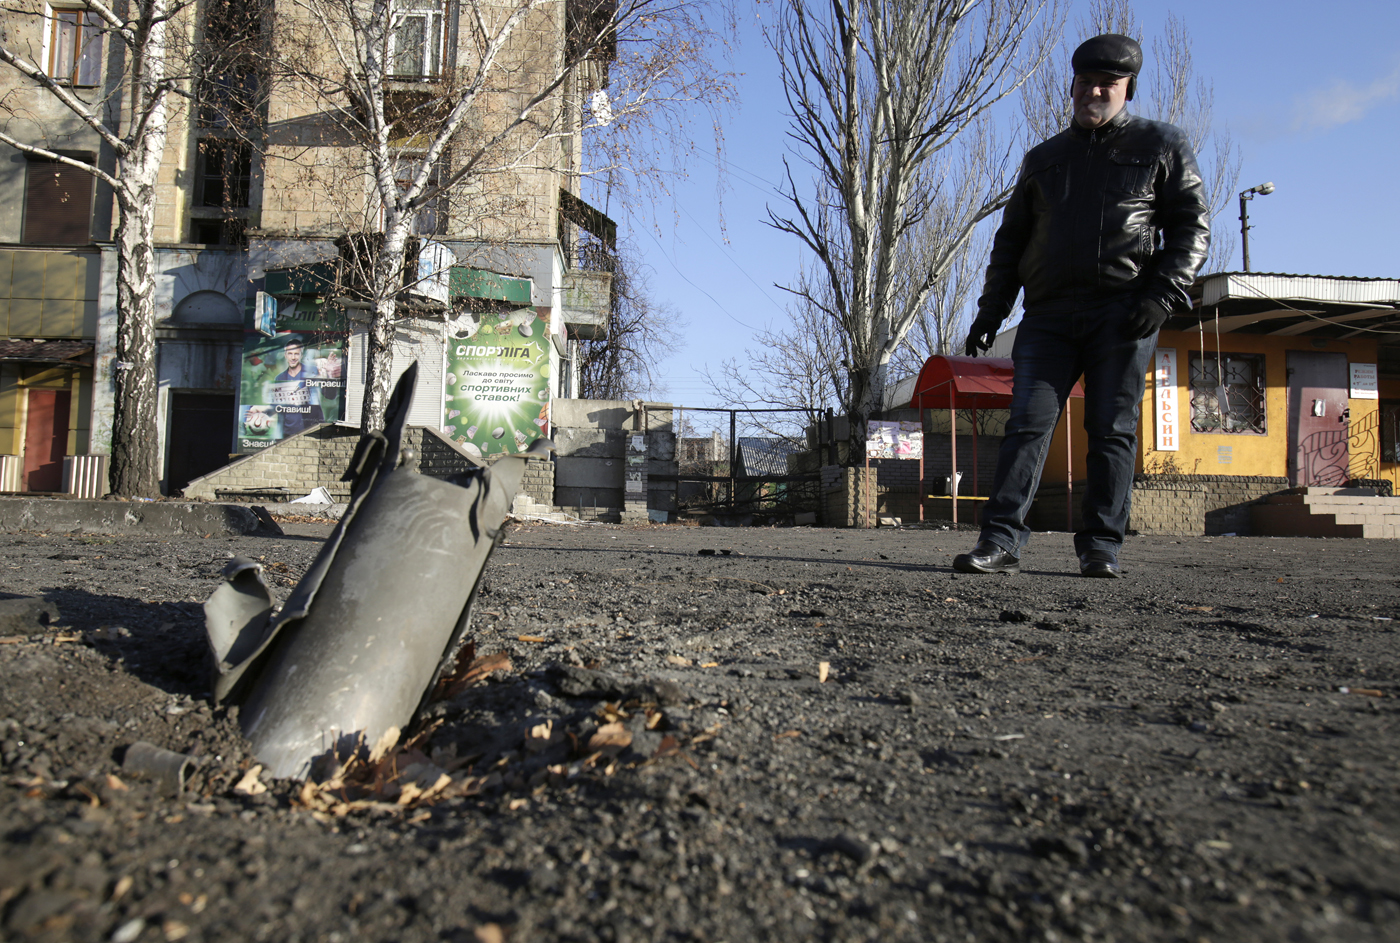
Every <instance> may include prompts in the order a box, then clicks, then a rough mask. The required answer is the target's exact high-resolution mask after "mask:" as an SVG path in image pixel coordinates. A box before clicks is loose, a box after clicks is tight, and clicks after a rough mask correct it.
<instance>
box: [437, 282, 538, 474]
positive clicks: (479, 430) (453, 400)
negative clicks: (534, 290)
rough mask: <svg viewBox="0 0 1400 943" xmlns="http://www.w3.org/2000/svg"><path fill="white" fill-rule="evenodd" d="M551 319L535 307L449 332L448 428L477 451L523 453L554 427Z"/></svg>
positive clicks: (465, 322)
mask: <svg viewBox="0 0 1400 943" xmlns="http://www.w3.org/2000/svg"><path fill="white" fill-rule="evenodd" d="M547 333H548V322H547V321H546V320H545V319H544V318H541V317H540V316H538V315H537V314H536V313H535V309H534V308H521V309H519V310H518V311H513V312H504V313H493V314H485V315H481V316H479V317H475V318H474V317H466V318H463V319H460V320H458V321H456V322H455V323H454V324H453V326H452V329H451V330H450V332H449V343H448V347H447V378H446V379H447V383H446V387H445V391H444V392H445V395H446V400H447V402H446V403H445V404H444V415H443V420H444V421H443V427H442V428H443V431H444V432H446V433H447V434H448V435H449V436H451V437H452V438H453V439H456V440H457V441H458V442H460V443H461V444H462V447H463V448H464V449H466V450H467V451H468V452H469V453H471V454H473V455H476V456H479V457H480V456H486V455H495V454H497V453H502V452H523V451H524V450H525V449H526V448H527V447H528V446H529V444H530V443H531V442H533V441H535V440H536V439H538V438H539V437H540V436H542V435H545V434H547V431H548V428H549V340H548V338H547V336H546V335H547Z"/></svg>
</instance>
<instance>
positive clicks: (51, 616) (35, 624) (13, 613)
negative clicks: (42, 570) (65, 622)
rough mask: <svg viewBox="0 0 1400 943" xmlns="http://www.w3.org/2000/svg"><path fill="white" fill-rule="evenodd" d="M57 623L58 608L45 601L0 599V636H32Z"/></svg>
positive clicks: (24, 597)
mask: <svg viewBox="0 0 1400 943" xmlns="http://www.w3.org/2000/svg"><path fill="white" fill-rule="evenodd" d="M57 622H58V607H57V606H55V605H54V604H53V603H51V602H49V601H48V600H47V599H39V598H36V597H30V596H21V597H20V598H18V599H0V635H33V634H34V633H36V632H42V631H44V629H45V627H47V626H50V625H54V624H56V623H57Z"/></svg>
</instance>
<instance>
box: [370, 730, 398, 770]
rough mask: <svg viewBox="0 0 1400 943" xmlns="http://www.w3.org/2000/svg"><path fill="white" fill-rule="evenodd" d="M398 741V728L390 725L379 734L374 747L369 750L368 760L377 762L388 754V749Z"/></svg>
mask: <svg viewBox="0 0 1400 943" xmlns="http://www.w3.org/2000/svg"><path fill="white" fill-rule="evenodd" d="M398 742H399V728H397V727H390V728H389V729H388V730H386V731H384V733H383V734H381V735H380V737H379V739H378V740H376V741H375V742H374V749H372V750H370V751H369V761H370V762H371V763H378V762H379V761H380V760H382V759H384V757H385V756H387V755H388V753H389V751H390V750H392V749H393V748H394V746H395V745H396V744H397V743H398Z"/></svg>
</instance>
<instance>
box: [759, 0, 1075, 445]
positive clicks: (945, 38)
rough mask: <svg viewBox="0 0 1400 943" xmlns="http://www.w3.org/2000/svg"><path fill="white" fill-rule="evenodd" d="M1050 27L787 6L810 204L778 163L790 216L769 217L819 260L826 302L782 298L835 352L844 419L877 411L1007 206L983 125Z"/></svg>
mask: <svg viewBox="0 0 1400 943" xmlns="http://www.w3.org/2000/svg"><path fill="white" fill-rule="evenodd" d="M1059 19H1060V16H1059V8H1058V6H1057V5H1056V4H1053V3H1051V2H1049V0H932V2H923V0H828V2H827V3H826V4H823V5H820V6H816V5H809V3H808V2H807V0H786V3H785V6H784V9H783V13H782V16H781V19H780V22H779V26H778V29H777V31H776V35H775V37H774V47H775V49H776V50H777V54H778V59H779V65H780V69H781V73H782V79H783V87H784V91H785V93H786V96H787V103H788V107H789V109H790V112H791V115H792V131H791V136H792V138H793V140H794V141H795V142H796V145H797V149H798V151H799V153H800V154H801V156H802V158H803V159H804V160H805V161H806V162H807V163H808V164H809V165H810V166H811V167H812V169H813V170H814V172H815V177H816V179H815V181H814V186H813V188H812V190H813V192H812V193H811V194H810V195H809V193H808V192H807V190H806V189H805V188H804V187H803V186H802V185H801V184H799V183H798V181H797V179H796V178H795V177H794V174H793V171H792V168H791V167H789V168H788V177H787V186H786V193H785V196H786V198H787V202H788V204H789V207H788V210H787V212H783V213H779V212H775V211H773V210H771V209H770V211H769V216H770V221H771V223H772V225H774V226H775V227H776V228H778V229H780V230H782V231H784V232H788V233H791V234H793V235H794V236H796V237H797V238H798V239H800V240H801V241H802V242H803V244H804V245H805V246H806V247H807V248H808V249H809V250H810V251H811V252H812V254H813V255H814V256H815V258H816V260H817V266H818V268H817V272H818V274H819V280H820V282H821V286H822V292H823V293H822V295H821V296H813V295H812V294H811V293H810V292H809V291H807V290H804V288H803V287H802V286H799V287H798V288H796V289H794V291H795V292H796V293H797V294H798V296H799V297H800V298H801V299H802V300H803V301H804V302H806V303H807V306H806V307H804V308H803V310H807V311H811V312H813V313H814V314H815V313H817V312H820V313H821V314H822V316H824V317H827V318H829V319H830V320H831V321H832V325H833V328H834V330H835V332H836V333H837V334H838V335H839V336H840V337H841V338H842V339H843V342H844V343H845V344H846V345H847V358H848V367H847V371H846V376H847V377H848V379H849V385H848V386H847V387H846V389H845V390H844V391H843V394H844V395H843V405H844V406H845V408H846V411H847V413H848V414H849V415H850V416H851V418H852V419H853V421H857V422H861V421H864V420H865V419H866V418H868V417H870V416H872V415H874V414H876V413H878V411H879V410H880V409H881V408H882V401H883V398H884V392H885V386H886V384H887V382H888V379H889V364H890V361H891V358H892V357H893V356H894V354H895V352H896V350H897V349H898V348H899V346H900V345H901V343H902V342H903V341H904V338H905V337H906V335H907V334H908V333H909V331H910V329H911V328H912V327H913V326H914V324H915V323H916V322H917V321H918V319H919V317H920V315H921V314H922V313H923V312H924V311H925V309H926V306H927V303H928V298H929V295H930V293H931V292H932V291H933V290H934V287H935V286H936V285H938V284H939V283H940V282H942V281H943V279H944V278H945V277H946V276H947V274H948V272H949V271H950V270H951V269H952V268H953V266H954V265H955V264H956V261H957V259H958V258H959V256H960V254H961V253H962V251H963V249H964V248H965V247H966V245H967V244H968V242H969V241H970V240H971V239H972V237H973V233H974V231H975V229H976V227H977V224H978V223H979V222H981V221H982V220H983V219H985V218H987V217H988V216H989V215H991V214H992V213H993V212H995V211H996V210H997V209H998V208H999V207H1000V206H1002V205H1003V204H1004V201H1005V199H1006V194H1007V190H1008V186H1009V180H1008V179H1007V174H1006V173H1005V172H1004V171H1005V168H1006V163H1005V161H1004V160H998V159H992V160H987V159H986V158H987V157H988V156H989V155H993V154H995V153H996V149H995V147H994V144H993V137H992V135H991V132H990V128H989V126H988V124H987V123H986V122H985V121H983V120H982V119H984V118H985V117H986V116H988V114H989V110H990V109H992V108H993V106H995V105H996V104H997V103H998V102H1000V101H1002V100H1003V99H1005V98H1006V97H1007V96H1009V95H1011V94H1012V93H1013V92H1015V90H1016V89H1017V88H1018V87H1019V86H1020V85H1021V83H1022V82H1024V81H1025V77H1026V76H1027V74H1029V73H1030V72H1032V71H1034V69H1035V68H1036V67H1038V66H1039V64H1040V63H1041V62H1042V61H1043V60H1044V58H1045V57H1046V56H1047V55H1048V54H1049V51H1050V49H1051V48H1052V46H1053V38H1052V36H1053V28H1054V27H1055V26H1056V25H1057V24H1058V22H1059ZM1037 22H1040V23H1041V29H1039V30H1036V29H1035V27H1036V24H1037ZM958 144H969V145H970V146H969V147H968V151H967V152H966V153H965V155H964V159H963V160H961V161H960V160H959V159H958V158H957V157H956V156H954V155H956V153H957V152H956V150H954V149H953V147H954V145H958ZM958 170H962V171H964V172H967V171H970V172H971V174H972V176H970V177H968V176H966V173H964V175H962V176H959V175H958V174H957V173H956V171H958Z"/></svg>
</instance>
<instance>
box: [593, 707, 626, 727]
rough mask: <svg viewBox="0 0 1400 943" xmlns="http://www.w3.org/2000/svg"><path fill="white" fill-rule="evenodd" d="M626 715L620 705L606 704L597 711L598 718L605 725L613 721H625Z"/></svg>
mask: <svg viewBox="0 0 1400 943" xmlns="http://www.w3.org/2000/svg"><path fill="white" fill-rule="evenodd" d="M628 716H629V715H628V713H627V712H626V711H625V710H623V709H622V706H621V705H620V704H613V703H611V702H606V703H604V704H603V706H602V707H601V708H599V709H598V717H599V719H601V720H602V721H604V722H605V723H612V722H613V721H615V720H626V719H627V717H628Z"/></svg>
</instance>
